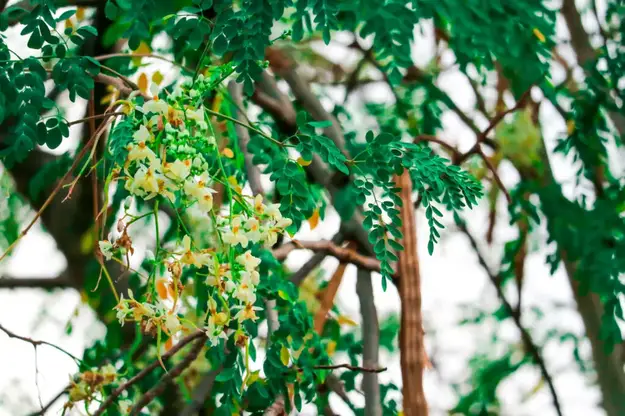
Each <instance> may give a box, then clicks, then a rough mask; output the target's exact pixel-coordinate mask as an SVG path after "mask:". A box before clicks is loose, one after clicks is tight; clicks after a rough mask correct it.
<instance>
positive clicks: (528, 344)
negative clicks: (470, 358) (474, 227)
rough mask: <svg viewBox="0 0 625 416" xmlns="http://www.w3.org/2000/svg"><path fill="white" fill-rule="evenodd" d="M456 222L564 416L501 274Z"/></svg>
mask: <svg viewBox="0 0 625 416" xmlns="http://www.w3.org/2000/svg"><path fill="white" fill-rule="evenodd" d="M456 224H457V226H458V228H459V229H460V231H462V232H463V233H464V235H466V236H467V238H468V239H469V243H470V244H471V247H472V248H473V250H474V251H475V253H476V255H477V258H478V261H479V263H480V265H481V266H482V268H483V269H484V271H485V272H486V274H487V275H488V278H489V279H490V281H491V283H492V284H493V286H494V287H495V290H496V291H497V296H498V297H499V300H500V301H501V303H502V304H503V306H504V308H505V309H506V312H507V313H508V315H510V317H511V318H512V320H513V321H514V324H515V325H516V327H517V329H518V330H519V332H520V333H521V339H522V340H523V343H524V344H525V347H526V349H527V350H529V353H530V355H531V356H532V358H533V359H534V362H535V363H536V364H537V365H538V368H539V369H540V373H541V374H542V377H543V379H544V380H545V382H546V383H547V386H548V387H549V392H550V393H551V397H552V400H553V405H554V407H555V410H556V413H557V414H558V415H559V416H562V409H561V407H560V400H559V398H558V394H557V393H556V388H555V386H554V384H553V379H552V377H551V375H550V374H549V371H548V370H547V365H546V364H545V360H544V359H543V358H542V356H541V354H540V351H539V349H538V347H537V346H536V344H534V341H533V340H532V337H531V335H530V333H529V332H528V330H527V329H525V327H524V326H523V324H522V323H521V316H520V313H519V314H517V313H515V310H514V307H513V306H512V304H510V302H508V300H507V299H506V297H505V295H504V293H503V290H502V288H501V284H500V283H501V278H500V277H499V276H496V275H495V274H493V273H492V272H491V271H490V268H489V267H488V264H487V263H486V259H485V258H484V256H483V255H482V253H481V251H480V249H479V247H478V244H477V241H476V240H475V238H474V237H473V235H472V234H471V233H470V232H469V230H468V229H467V227H466V225H465V224H464V222H462V221H456Z"/></svg>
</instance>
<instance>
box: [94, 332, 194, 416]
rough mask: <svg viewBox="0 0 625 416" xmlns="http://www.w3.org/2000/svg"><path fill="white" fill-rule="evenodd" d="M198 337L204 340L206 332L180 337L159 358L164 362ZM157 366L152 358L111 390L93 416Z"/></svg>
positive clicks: (157, 361) (98, 414)
mask: <svg viewBox="0 0 625 416" xmlns="http://www.w3.org/2000/svg"><path fill="white" fill-rule="evenodd" d="M198 338H201V339H202V341H204V340H205V338H206V333H205V332H204V331H200V330H198V331H196V332H194V333H192V334H190V335H187V336H186V337H184V338H183V339H181V340H180V341H179V342H178V343H177V344H176V345H174V346H173V347H172V348H171V349H170V350H169V351H167V352H166V353H165V354H163V355H162V356H161V360H162V361H163V362H165V361H166V360H168V359H169V358H171V357H172V356H173V355H174V354H176V353H177V352H178V351H180V349H182V348H183V347H184V346H185V345H187V344H188V343H190V342H192V341H193V340H195V339H198ZM158 366H160V362H159V360H154V361H153V362H152V363H151V364H149V365H148V366H147V367H145V368H144V369H143V370H141V371H140V372H139V373H137V375H135V376H134V377H132V378H131V379H130V380H128V381H126V382H125V383H123V384H122V385H120V386H119V387H118V388H116V389H115V390H113V391H112V392H111V394H110V395H109V396H108V397H107V398H106V400H105V401H104V402H103V403H102V404H101V405H100V408H99V409H98V410H96V412H95V413H93V416H100V415H102V414H104V411H105V410H106V409H107V408H108V407H109V406H110V405H111V404H112V403H113V402H114V401H115V399H117V398H118V397H119V395H120V394H122V393H123V392H124V391H125V390H127V389H128V388H130V387H131V386H132V385H133V384H135V383H137V382H138V381H140V380H142V379H143V378H145V377H146V376H147V375H148V374H150V373H151V372H152V370H154V369H155V368H156V367H158Z"/></svg>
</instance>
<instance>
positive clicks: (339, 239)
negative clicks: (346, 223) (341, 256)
mask: <svg viewBox="0 0 625 416" xmlns="http://www.w3.org/2000/svg"><path fill="white" fill-rule="evenodd" d="M343 240H344V238H343V234H342V233H340V232H338V233H336V234H335V235H334V237H332V240H331V243H332V244H334V245H339V244H342V243H343ZM328 254H329V252H328V250H319V251H316V252H315V254H313V256H312V257H311V258H310V259H309V260H308V261H307V262H306V263H304V265H303V266H302V267H300V269H299V270H298V271H296V272H295V273H293V274H292V275H291V276H290V278H289V280H291V282H292V283H293V284H294V285H295V286H299V285H301V284H302V282H303V281H304V279H305V278H306V277H307V276H308V275H309V274H310V273H311V272H312V271H313V270H314V269H315V268H316V267H317V266H319V265H320V264H321V262H322V261H323V260H324V259H325V258H326V257H327V256H328Z"/></svg>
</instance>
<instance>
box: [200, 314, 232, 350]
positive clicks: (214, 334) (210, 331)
mask: <svg viewBox="0 0 625 416" xmlns="http://www.w3.org/2000/svg"><path fill="white" fill-rule="evenodd" d="M224 315H225V314H224ZM212 318H213V317H212V316H210V317H209V318H208V326H207V327H206V330H205V332H206V336H207V337H208V340H209V341H210V343H211V345H212V346H213V347H214V346H216V345H218V344H219V340H221V339H223V340H227V339H228V335H227V334H226V331H225V330H224V328H223V326H222V325H215V321H214V320H213V319H212Z"/></svg>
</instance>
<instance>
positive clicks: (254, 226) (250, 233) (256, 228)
mask: <svg viewBox="0 0 625 416" xmlns="http://www.w3.org/2000/svg"><path fill="white" fill-rule="evenodd" d="M245 228H246V229H247V231H246V232H245V235H246V236H247V238H248V239H249V240H250V241H252V242H254V243H258V242H259V241H260V240H261V238H262V234H261V232H260V223H259V222H258V220H257V219H256V218H250V219H249V220H247V221H246V222H245Z"/></svg>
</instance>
